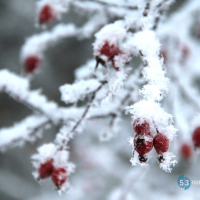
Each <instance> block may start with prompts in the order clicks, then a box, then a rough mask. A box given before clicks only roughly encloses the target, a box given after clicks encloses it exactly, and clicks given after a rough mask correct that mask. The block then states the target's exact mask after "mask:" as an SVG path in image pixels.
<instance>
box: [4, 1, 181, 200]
mask: <svg viewBox="0 0 200 200" xmlns="http://www.w3.org/2000/svg"><path fill="white" fill-rule="evenodd" d="M183 3H184V0H176V3H174V4H173V6H172V7H171V9H170V13H171V12H174V11H176V10H177V9H178V8H179V7H180V6H181V4H183ZM35 13H36V12H35V0H28V1H27V0H17V1H16V0H0V69H3V68H7V69H9V70H10V71H13V72H15V73H17V74H20V73H21V65H20V62H19V52H20V48H21V46H22V45H23V43H24V41H25V39H26V38H27V37H29V36H31V35H32V34H34V33H38V32H41V31H43V30H42V29H40V28H36V27H35ZM71 21H73V22H74V23H75V24H76V25H77V26H80V25H81V24H82V23H83V22H84V21H85V20H84V17H83V16H77V15H75V13H74V12H73V11H70V12H69V13H68V14H67V15H64V16H63V20H62V22H71ZM55 23H56V22H55ZM54 25H55V24H50V25H49V26H48V27H47V29H51V27H53V26H54ZM93 41H94V38H91V39H87V40H84V41H78V40H77V39H75V38H70V39H64V40H62V41H61V42H60V43H58V44H56V45H55V46H52V47H51V48H50V49H49V50H48V51H46V55H45V60H44V62H43V63H42V66H41V68H42V70H41V72H40V73H39V74H37V75H36V77H35V78H34V79H33V80H32V88H33V89H35V88H42V90H43V93H44V94H46V95H47V96H48V98H49V99H51V100H55V101H57V102H58V103H59V104H60V105H63V104H62V103H61V101H60V93H59V90H58V87H59V86H60V85H63V84H64V83H72V82H73V79H74V75H73V71H74V69H75V68H77V67H79V66H81V65H83V64H84V63H85V62H86V61H87V60H88V59H90V58H92V57H93V53H92V46H91V44H92V43H93ZM29 114H31V110H29V109H28V108H26V107H25V106H23V105H21V104H19V103H17V102H15V101H14V100H12V99H11V98H9V97H8V96H7V95H6V94H1V95H0V127H9V126H11V125H12V124H13V123H14V122H17V121H20V120H22V119H23V118H24V117H25V116H27V115H29ZM124 125H125V127H126V128H125V129H124V130H123V131H124V133H123V134H124V135H123V137H122V136H120V137H121V140H123V142H122V143H120V145H123V144H126V143H127V137H128V136H129V135H130V132H131V131H132V129H131V126H130V120H127V122H125V124H124ZM57 131H58V130H57V129H56V128H53V129H51V130H48V132H45V133H44V137H43V139H42V141H37V142H35V143H34V144H26V145H25V146H24V147H23V148H15V149H10V150H8V151H7V152H5V153H0V199H1V200H23V199H34V200H36V199H38V200H39V199H41V200H43V199H44V200H45V199H46V196H45V194H46V193H48V194H51V195H52V196H50V197H51V200H52V199H54V198H53V196H55V199H67V198H68V197H67V196H65V198H64V197H59V196H58V195H57V193H56V192H55V191H53V190H52V188H53V185H52V183H51V181H47V182H46V183H45V184H44V185H43V186H40V185H39V184H38V183H37V182H36V181H35V180H34V179H33V177H32V174H31V173H32V171H33V168H32V165H31V161H30V156H31V155H33V154H34V153H35V152H36V148H37V147H39V146H40V145H41V144H43V143H48V142H51V141H53V140H54V137H55V134H56V132H57ZM90 131H91V130H90ZM90 131H89V130H88V133H87V134H88V135H90V136H91V137H90V138H88V137H89V136H88V137H87V139H85V138H84V137H83V136H78V137H77V139H76V145H77V144H79V145H80V146H79V147H80V149H81V148H82V149H84V148H86V149H87V143H89V142H91V141H92V143H94V144H96V146H98V147H99V149H98V148H97V150H99V151H101V149H104V147H105V146H107V145H110V147H111V146H112V145H113V144H114V143H115V142H116V140H120V137H119V138H117V139H114V140H113V141H112V142H109V143H110V144H109V143H106V144H101V143H99V141H98V137H97V136H96V135H95V133H93V132H91V133H90ZM83 140H84V143H85V144H83V143H82V141H83ZM87 140H91V141H87ZM74 146H75V145H73V144H72V147H71V148H72V150H73V148H74ZM124 146H126V149H123V153H121V154H120V152H119V156H118V160H117V161H116V163H117V162H119V163H120V162H125V168H124V169H125V170H130V163H129V158H130V156H131V155H130V154H131V148H130V147H129V146H128V145H124ZM124 146H123V148H124ZM113 148H114V147H113ZM93 150H95V149H93ZM80 157H81V155H80V152H76V150H75V149H74V151H72V155H71V161H74V162H75V163H76V164H77V168H78V169H77V171H78V173H76V175H74V178H73V180H72V182H77V181H76V177H79V179H80V177H82V176H85V174H84V173H83V172H84V168H87V166H84V164H83V163H81V161H80V163H78V160H80V159H79V158H80ZM116 163H114V164H116ZM82 165H83V166H82ZM81 167H82V171H81V170H80V169H79V168H81ZM157 167H158V166H157ZM95 170H96V171H95ZM118 170H119V171H118ZM177 170H179V173H178V174H180V169H177ZM174 171H175V172H174V173H176V169H175V170H174ZM116 172H117V173H118V172H119V173H121V172H120V169H116ZM98 173H99V174H101V170H100V169H98V170H97V168H94V171H93V174H90V176H88V177H84V180H85V178H86V180H88V183H85V182H84V183H82V182H81V183H82V184H83V185H85V187H86V189H85V191H86V192H85V195H87V192H88V193H89V194H91V193H90V192H91V191H90V189H91V186H90V184H89V182H90V181H89V180H90V179H92V178H93V177H96V175H97V174H98ZM160 173H161V175H163V174H164V173H165V172H160ZM104 178H105V177H104ZM176 179H177V177H175V178H174V183H175V184H176ZM106 180H107V181H106V183H105V185H104V186H102V187H100V186H97V188H98V187H100V188H101V190H102V191H101V193H100V194H98V195H97V194H92V195H91V196H90V197H91V199H94V197H95V198H96V200H98V199H102V198H104V195H105V194H106V193H108V191H109V190H110V189H111V188H114V187H115V186H117V185H118V186H119V185H120V184H121V182H120V180H119V179H114V178H113V179H112V180H111V179H110V180H109V179H106ZM87 184H88V185H87ZM72 185H73V184H72ZM176 186H177V184H176ZM93 187H94V186H93ZM152 187H154V186H153V185H152ZM177 187H178V186H177ZM165 192H167V188H166V191H163V193H165ZM168 192H169V191H168ZM172 193H173V192H172ZM43 195H44V198H41V196H43ZM37 196H38V198H37ZM90 197H87V198H88V199H90ZM83 198H84V196H83ZM83 198H82V199H83ZM48 199H49V198H48ZM74 199H76V198H74ZM77 199H78V197H77Z"/></svg>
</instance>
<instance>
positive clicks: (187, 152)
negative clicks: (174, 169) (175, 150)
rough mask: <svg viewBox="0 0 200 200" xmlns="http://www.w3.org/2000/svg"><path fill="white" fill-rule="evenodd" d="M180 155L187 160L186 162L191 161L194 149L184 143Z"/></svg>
mask: <svg viewBox="0 0 200 200" xmlns="http://www.w3.org/2000/svg"><path fill="white" fill-rule="evenodd" d="M180 153H181V156H182V157H183V158H184V159H185V160H189V159H191V157H192V153H193V152H192V147H191V145H189V144H188V143H184V144H182V145H181V148H180Z"/></svg>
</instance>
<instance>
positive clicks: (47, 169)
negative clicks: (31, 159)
mask: <svg viewBox="0 0 200 200" xmlns="http://www.w3.org/2000/svg"><path fill="white" fill-rule="evenodd" d="M52 172H53V159H50V160H47V161H46V162H45V163H42V164H41V165H40V167H39V169H38V173H39V177H40V178H41V179H44V178H48V177H49V176H51V174H52Z"/></svg>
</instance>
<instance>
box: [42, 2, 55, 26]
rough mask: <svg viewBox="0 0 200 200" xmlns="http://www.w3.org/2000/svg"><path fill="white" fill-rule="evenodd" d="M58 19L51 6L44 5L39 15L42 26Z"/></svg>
mask: <svg viewBox="0 0 200 200" xmlns="http://www.w3.org/2000/svg"><path fill="white" fill-rule="evenodd" d="M55 18H56V15H55V12H54V10H53V8H52V7H51V6H50V5H44V6H43V7H42V8H41V10H40V13H39V16H38V21H39V23H40V24H44V23H48V22H50V21H53V20H54V19H55Z"/></svg>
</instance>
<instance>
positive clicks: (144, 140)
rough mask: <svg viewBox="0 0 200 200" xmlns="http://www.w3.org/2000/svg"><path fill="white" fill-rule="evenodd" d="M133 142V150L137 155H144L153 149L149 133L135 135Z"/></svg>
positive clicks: (151, 137)
mask: <svg viewBox="0 0 200 200" xmlns="http://www.w3.org/2000/svg"><path fill="white" fill-rule="evenodd" d="M133 142H134V146H135V150H136V151H137V152H138V153H139V155H145V154H147V153H149V152H150V151H151V150H152V148H153V136H152V134H151V132H144V133H140V134H138V133H136V134H135V137H134V141H133Z"/></svg>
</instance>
